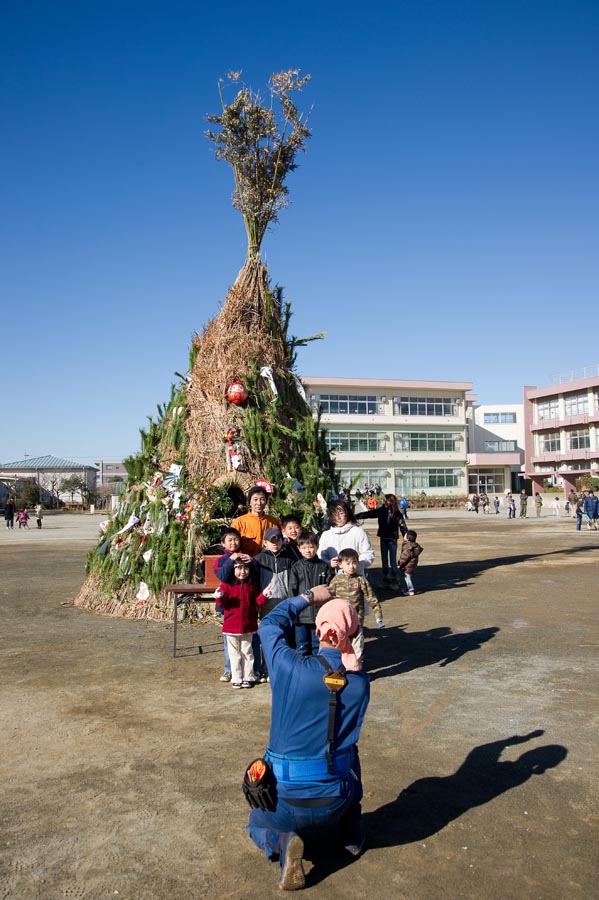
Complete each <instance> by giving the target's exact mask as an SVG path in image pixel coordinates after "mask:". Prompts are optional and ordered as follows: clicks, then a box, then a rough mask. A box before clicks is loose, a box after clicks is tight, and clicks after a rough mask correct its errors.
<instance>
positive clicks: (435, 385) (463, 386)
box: [301, 375, 474, 391]
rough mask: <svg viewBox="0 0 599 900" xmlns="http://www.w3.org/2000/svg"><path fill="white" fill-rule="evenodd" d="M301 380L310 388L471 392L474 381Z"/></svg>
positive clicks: (303, 376) (306, 377) (306, 376)
mask: <svg viewBox="0 0 599 900" xmlns="http://www.w3.org/2000/svg"><path fill="white" fill-rule="evenodd" d="M301 380H302V381H303V383H304V384H306V385H308V386H309V387H320V386H326V385H332V386H333V387H373V388H400V387H405V388H422V389H423V390H445V391H471V390H472V388H473V387H474V384H473V382H472V381H406V380H404V379H400V380H395V379H391V378H321V377H318V376H314V375H302V376H301Z"/></svg>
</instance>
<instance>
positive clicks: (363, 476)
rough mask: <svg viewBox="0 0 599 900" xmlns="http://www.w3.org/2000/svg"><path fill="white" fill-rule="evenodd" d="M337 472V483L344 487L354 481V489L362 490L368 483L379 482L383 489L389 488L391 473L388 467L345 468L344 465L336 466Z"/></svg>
mask: <svg viewBox="0 0 599 900" xmlns="http://www.w3.org/2000/svg"><path fill="white" fill-rule="evenodd" d="M337 474H338V475H339V484H340V485H343V486H344V487H349V485H350V484H351V483H352V482H354V481H355V482H356V483H355V489H356V490H362V489H363V488H364V486H365V485H368V484H379V485H380V486H381V487H382V489H383V491H387V490H388V489H389V479H390V477H391V474H390V472H389V471H388V469H369V468H363V469H362V468H360V469H347V468H345V466H338V467H337ZM356 479H357V480H356Z"/></svg>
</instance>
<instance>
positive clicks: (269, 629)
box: [259, 597, 370, 797]
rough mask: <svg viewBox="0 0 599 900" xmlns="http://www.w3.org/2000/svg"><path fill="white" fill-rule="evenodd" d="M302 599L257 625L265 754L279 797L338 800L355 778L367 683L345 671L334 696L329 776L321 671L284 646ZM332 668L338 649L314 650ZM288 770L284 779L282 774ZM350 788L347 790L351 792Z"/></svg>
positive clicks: (294, 599) (335, 666) (357, 674)
mask: <svg viewBox="0 0 599 900" xmlns="http://www.w3.org/2000/svg"><path fill="white" fill-rule="evenodd" d="M307 605H308V602H307V601H306V600H305V599H304V598H303V597H292V598H291V599H288V600H284V601H283V602H282V603H279V605H278V606H276V607H275V609H273V610H272V612H270V613H269V614H268V615H267V616H266V617H265V618H264V619H263V620H262V622H261V623H260V628H259V634H260V641H261V643H262V649H263V652H264V656H265V658H266V664H267V667H268V673H269V676H270V687H271V690H272V718H271V727H270V738H269V743H268V752H267V756H268V753H270V754H271V757H270V758H271V761H273V760H274V762H273V765H274V766H275V774H277V780H278V782H279V793H280V794H281V795H282V796H293V795H295V796H302V797H321V796H322V797H324V796H344V795H345V794H346V791H349V787H348V784H347V782H348V781H349V780H351V779H353V780H356V779H357V780H358V781H359V780H360V763H359V759H358V752H357V741H358V738H359V736H360V728H361V726H362V722H363V720H364V715H365V713H366V708H367V707H368V701H369V699H370V681H369V679H368V676H367V675H366V674H365V673H364V672H348V673H347V676H346V677H347V684H346V685H345V687H344V688H343V690H342V691H340V692H339V693H338V694H337V705H336V715H335V740H334V743H333V746H332V757H333V760H334V763H335V766H334V772H333V773H330V772H327V770H326V766H325V765H323V761H324V760H325V759H326V753H327V749H328V741H327V735H328V721H329V696H330V692H329V689H328V688H327V686H326V684H325V683H324V680H323V678H324V675H325V669H324V668H323V666H322V665H321V663H320V662H319V661H318V660H317V659H316V658H315V657H313V656H310V657H304V656H302V655H301V654H299V653H297V651H296V650H294V649H293V648H292V647H290V646H289V642H288V638H289V636H290V635H291V634H293V628H294V623H295V620H296V619H297V616H298V615H299V613H300V612H301V611H302V610H303V609H305V608H306V606H307ZM320 654H321V656H323V657H324V658H325V659H326V660H327V662H328V663H329V665H330V666H331V668H332V669H339V668H340V666H341V653H340V651H339V650H333V649H323V650H321V651H320ZM287 769H289V776H287V775H286V774H282V771H283V770H284V771H285V773H286V772H287ZM352 789H353V788H352Z"/></svg>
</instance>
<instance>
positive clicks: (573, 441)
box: [539, 428, 591, 453]
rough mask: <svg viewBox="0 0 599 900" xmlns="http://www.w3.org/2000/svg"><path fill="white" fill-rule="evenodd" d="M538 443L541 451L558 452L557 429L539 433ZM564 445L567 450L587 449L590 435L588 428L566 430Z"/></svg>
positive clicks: (559, 440)
mask: <svg viewBox="0 0 599 900" xmlns="http://www.w3.org/2000/svg"><path fill="white" fill-rule="evenodd" d="M539 445H540V452H541V453H559V452H561V448H562V440H561V434H560V432H559V431H548V432H547V434H543V435H540V437H539ZM566 447H567V448H568V450H589V449H590V447H591V435H590V433H589V429H588V428H579V429H576V430H574V431H568V432H566Z"/></svg>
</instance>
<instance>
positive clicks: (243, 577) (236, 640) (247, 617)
mask: <svg viewBox="0 0 599 900" xmlns="http://www.w3.org/2000/svg"><path fill="white" fill-rule="evenodd" d="M233 574H234V580H233V583H232V584H222V583H221V584H220V585H219V587H218V588H217V589H216V591H215V592H214V598H215V600H217V602H218V603H219V605H220V606H222V608H223V609H224V611H225V617H224V621H223V635H224V637H225V640H226V641H227V646H228V649H229V659H230V660H231V687H234V688H251V687H253V686H254V682H255V674H254V653H253V651H252V635H253V634H254V633H255V632H256V631H257V630H258V606H262V605H263V604H264V603H266V600H267V595H266V593H260V588H259V587H258V585H257V584H255V583H254V582H253V581H251V580H250V564H249V563H248V562H244V561H243V560H242V559H236V560H234V562H233Z"/></svg>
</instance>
